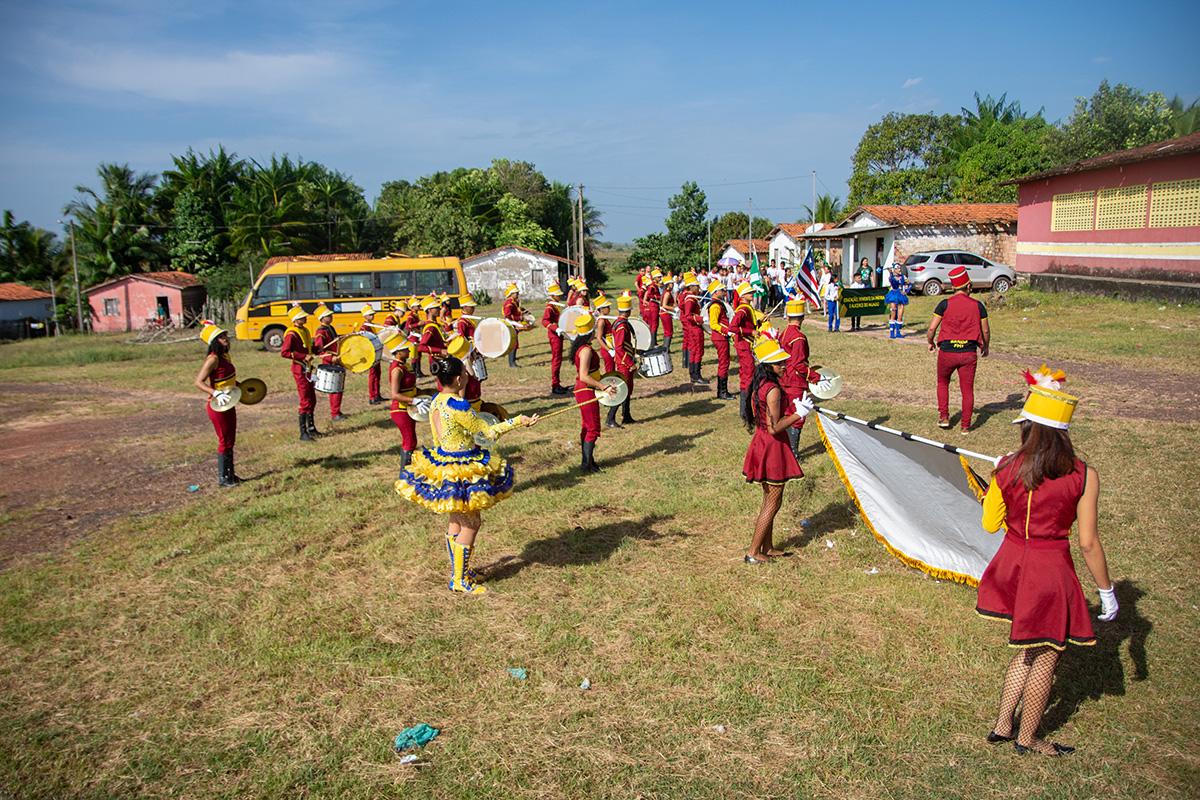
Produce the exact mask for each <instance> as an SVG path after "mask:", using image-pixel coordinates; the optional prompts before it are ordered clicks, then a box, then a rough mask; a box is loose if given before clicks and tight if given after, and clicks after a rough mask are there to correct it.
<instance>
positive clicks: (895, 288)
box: [883, 264, 912, 339]
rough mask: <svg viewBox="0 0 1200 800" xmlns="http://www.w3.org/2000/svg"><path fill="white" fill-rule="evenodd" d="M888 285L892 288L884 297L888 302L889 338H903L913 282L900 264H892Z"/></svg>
mask: <svg viewBox="0 0 1200 800" xmlns="http://www.w3.org/2000/svg"><path fill="white" fill-rule="evenodd" d="M888 286H889V287H891V288H890V289H889V290H888V293H887V294H886V295H884V298H883V299H884V300H885V301H886V302H887V304H888V338H889V339H903V338H904V309H905V308H906V307H907V306H908V292H909V289H910V288H911V286H912V284H910V283H909V282H908V278H906V277H904V272H903V270H902V269H901V268H900V265H899V264H893V265H892V272H891V275H889V276H888Z"/></svg>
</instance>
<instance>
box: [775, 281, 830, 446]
mask: <svg viewBox="0 0 1200 800" xmlns="http://www.w3.org/2000/svg"><path fill="white" fill-rule="evenodd" d="M784 314H785V315H786V316H787V327H785V328H784V329H783V333H781V334H779V346H780V347H782V348H783V349H784V350H785V351H786V352H787V354H788V360H787V362H786V363H785V364H784V365H783V374H782V375H780V377H779V384H780V386H782V387H783V391H784V394H786V395H787V401H788V402H789V403H790V402H793V401H795V400H800V399H802V398H803V397H804V393H805V392H807V391H808V385H809V384H810V383H814V382H815V381H817V380H820V377H821V376H820V375H819V374H817V371H816V370H815V369H810V368H809V366H808V337H807V336H805V335H804V332H803V331H801V330H800V326H801V325H803V324H804V301H803V300H788V301H787V303H786V304H785V305H784ZM803 427H804V420H803V419H801V420H800V421H799V422H797V423H796V424H795V425H793V426H792V427H790V428H788V430H787V435H788V442H790V443H791V446H792V452H793V453H796V456H797V458H798V457H799V454H800V430H801V429H802V428H803Z"/></svg>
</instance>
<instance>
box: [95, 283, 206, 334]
mask: <svg viewBox="0 0 1200 800" xmlns="http://www.w3.org/2000/svg"><path fill="white" fill-rule="evenodd" d="M84 294H86V295H87V300H88V308H89V309H90V313H91V319H92V330H94V331H96V332H97V333H113V332H118V331H137V330H141V329H142V328H145V327H147V326H148V325H154V324H158V323H159V322H161V321H166V320H170V322H171V323H172V324H174V325H176V326H183V325H190V324H191V323H192V322H194V321H195V320H196V319H197V318H198V317H199V316H200V314H201V313H202V312H203V309H204V299H205V297H206V293H205V290H204V284H203V283H202V282H201V280H200V279H199V278H197V277H196V276H195V275H190V274H188V273H186V272H176V271H167V272H137V273H134V274H131V275H125V276H123V277H120V278H116V279H114V280H111V281H106V282H104V283H102V284H100V285H98V286H93V287H92V288H90V289H88V290H86V291H85V292H84Z"/></svg>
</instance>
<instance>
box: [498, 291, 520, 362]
mask: <svg viewBox="0 0 1200 800" xmlns="http://www.w3.org/2000/svg"><path fill="white" fill-rule="evenodd" d="M501 316H503V317H504V318H505V319H506V320H509V321H510V322H512V323H514V324H513V325H511V326H510V327H511V328H512V335H513V346H512V350H509V351H508V365H509V366H510V367H515V366H517V350H518V349H519V348H520V347H521V328H522V327H523V325H522V323H523V322H524V321H525V314H524V311H523V310H522V309H521V290H520V289H518V288H517V285H516V284H515V283H510V284H509V285H508V288H506V289H505V290H504V308H503V310H502V311H501Z"/></svg>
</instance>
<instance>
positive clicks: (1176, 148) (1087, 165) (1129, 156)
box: [1001, 131, 1200, 186]
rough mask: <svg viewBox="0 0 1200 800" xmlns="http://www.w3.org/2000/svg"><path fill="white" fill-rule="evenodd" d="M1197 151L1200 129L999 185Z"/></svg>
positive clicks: (1199, 143)
mask: <svg viewBox="0 0 1200 800" xmlns="http://www.w3.org/2000/svg"><path fill="white" fill-rule="evenodd" d="M1198 152H1200V131H1197V132H1196V133H1192V134H1188V135H1187V136H1180V137H1179V138H1178V139H1168V140H1166V141H1164V142H1155V143H1154V144H1147V145H1143V146H1142V147H1133V148H1130V149H1129V150H1118V151H1117V152H1115V153H1106V154H1105V155H1102V156H1096V157H1095V158H1088V159H1084V160H1083V161H1076V162H1075V163H1074V164H1065V165H1063V166H1061V167H1055V168H1054V169H1048V170H1046V171H1045V172H1035V173H1034V174H1032V175H1026V176H1025V177H1024V178H1017V179H1016V180H1012V181H1005V182H1004V183H1003V184H1001V185H1002V186H1003V185H1006V184H1014V183H1029V182H1030V181H1037V180H1042V179H1043V178H1054V177H1057V176H1059V175H1071V174H1074V173H1076V172H1087V171H1088V170H1093V169H1103V168H1105V167H1119V166H1121V165H1123V164H1133V163H1135V162H1138V161H1149V160H1151V159H1154V158H1169V157H1171V156H1182V155H1187V154H1188V153H1198Z"/></svg>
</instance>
